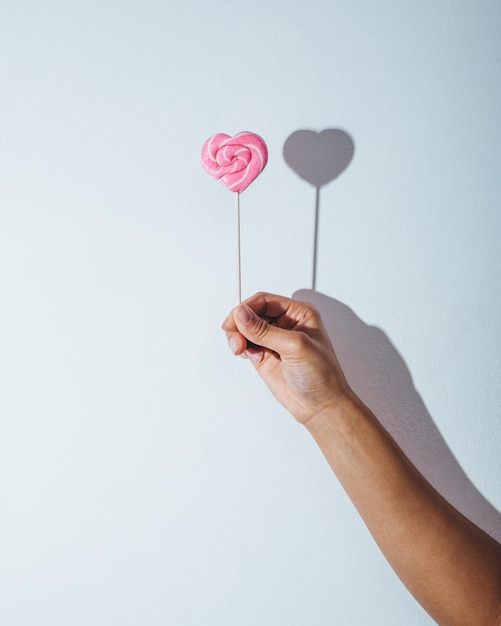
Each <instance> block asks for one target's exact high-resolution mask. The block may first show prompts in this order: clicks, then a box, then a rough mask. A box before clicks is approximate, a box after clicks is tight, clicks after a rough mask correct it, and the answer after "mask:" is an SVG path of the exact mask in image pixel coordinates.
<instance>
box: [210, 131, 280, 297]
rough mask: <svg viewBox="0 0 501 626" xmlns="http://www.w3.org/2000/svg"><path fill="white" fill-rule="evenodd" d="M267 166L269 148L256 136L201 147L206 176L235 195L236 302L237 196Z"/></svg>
mask: <svg viewBox="0 0 501 626" xmlns="http://www.w3.org/2000/svg"><path fill="white" fill-rule="evenodd" d="M266 163H268V148H267V147H266V144H265V143H264V141H263V140H262V139H261V137H260V136H259V135H256V134H255V133H250V132H248V131H244V132H241V133H238V135H235V136H234V137H230V136H229V135H225V134H224V133H218V134H217V135H214V136H213V137H210V138H209V139H207V141H206V142H205V143H204V145H203V147H202V165H203V168H204V169H205V171H206V172H208V173H209V174H210V175H211V176H213V177H214V178H217V179H218V180H220V181H221V182H222V183H223V185H225V186H226V187H227V188H228V189H229V190H230V191H233V192H234V193H235V198H236V205H237V264H238V265H237V271H238V301H239V302H241V301H242V272H241V263H240V194H241V193H242V191H245V190H246V189H247V187H248V186H249V185H250V184H251V183H252V182H253V181H255V180H256V178H257V177H258V176H259V174H261V172H262V171H263V170H264V168H265V167H266Z"/></svg>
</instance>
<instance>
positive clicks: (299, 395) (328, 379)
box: [222, 293, 352, 424]
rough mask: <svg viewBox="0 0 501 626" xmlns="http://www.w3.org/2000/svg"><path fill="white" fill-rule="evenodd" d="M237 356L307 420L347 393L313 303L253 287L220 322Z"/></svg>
mask: <svg viewBox="0 0 501 626" xmlns="http://www.w3.org/2000/svg"><path fill="white" fill-rule="evenodd" d="M222 328H223V330H224V331H225V332H226V336H227V339H228V344H229V346H230V349H231V350H232V352H233V353H234V354H235V355H237V356H242V357H244V358H248V359H249V360H250V361H251V362H252V364H253V365H254V367H255V369H256V370H257V371H258V373H259V375H260V376H261V378H262V379H263V380H264V381H265V383H266V384H267V386H268V388H269V389H270V391H271V392H272V393H273V395H274V396H275V397H276V398H277V400H278V401H279V402H280V403H281V404H282V405H283V406H284V407H285V408H286V409H287V410H288V411H289V412H290V413H291V414H292V415H293V416H294V417H295V418H296V419H297V421H298V422H300V423H302V424H306V423H307V422H308V421H309V420H310V419H311V418H312V417H314V416H315V415H318V414H320V413H322V411H324V410H326V409H332V408H334V407H335V406H336V405H338V404H339V403H340V402H341V401H342V400H343V398H345V397H348V396H349V395H351V394H352V392H351V389H350V387H349V385H348V383H347V382H346V379H345V377H344V374H343V372H342V370H341V367H340V365H339V363H338V360H337V357H336V354H335V352H334V349H333V347H332V344H331V342H330V339H329V336H328V335H327V331H326V330H325V328H324V325H323V323H322V320H321V319H320V315H319V313H318V312H317V311H316V309H315V308H314V307H313V306H312V305H310V304H307V303H305V302H300V301H298V300H291V299H290V298H286V297H283V296H277V295H273V294H269V293H258V294H256V295H254V296H252V297H251V298H249V299H248V300H246V301H245V302H244V303H242V304H241V305H239V306H237V307H236V308H234V309H233V311H232V312H231V313H230V315H229V316H228V318H227V319H226V320H225V322H224V323H223V326H222Z"/></svg>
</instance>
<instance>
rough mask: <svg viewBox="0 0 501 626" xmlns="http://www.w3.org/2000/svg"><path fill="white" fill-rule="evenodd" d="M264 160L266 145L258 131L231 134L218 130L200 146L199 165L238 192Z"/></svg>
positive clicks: (244, 186) (254, 178)
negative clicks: (232, 135) (256, 132)
mask: <svg viewBox="0 0 501 626" xmlns="http://www.w3.org/2000/svg"><path fill="white" fill-rule="evenodd" d="M267 162H268V148H267V147H266V144H265V143H264V141H263V140H262V139H261V137H260V136H259V135H256V134H254V133H250V132H248V131H244V132H241V133H238V135H235V136H234V137H230V136H229V135H226V134H224V133H218V134H217V135H214V136H213V137H210V138H209V139H207V141H206V142H205V143H204V145H203V147H202V166H203V167H204V169H205V171H206V172H208V173H209V174H210V175H211V176H213V177H214V178H217V179H218V180H220V181H221V182H222V183H223V185H225V186H226V187H228V189H229V190H230V191H234V192H235V193H242V191H245V189H247V187H248V186H249V185H250V184H251V183H252V182H253V181H254V180H256V178H257V177H258V176H259V174H261V172H262V171H263V170H264V168H265V167H266V163H267Z"/></svg>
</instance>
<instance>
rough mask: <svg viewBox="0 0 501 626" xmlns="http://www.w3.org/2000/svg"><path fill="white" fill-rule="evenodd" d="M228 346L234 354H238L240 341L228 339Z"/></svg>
mask: <svg viewBox="0 0 501 626" xmlns="http://www.w3.org/2000/svg"><path fill="white" fill-rule="evenodd" d="M228 345H229V346H230V350H231V351H232V352H233V354H236V353H237V351H238V341H237V340H236V339H235V337H232V338H231V339H228Z"/></svg>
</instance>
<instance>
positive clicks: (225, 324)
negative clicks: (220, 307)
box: [221, 315, 230, 330]
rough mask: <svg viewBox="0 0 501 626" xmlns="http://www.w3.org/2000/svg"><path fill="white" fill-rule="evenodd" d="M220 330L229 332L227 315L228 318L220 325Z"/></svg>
mask: <svg viewBox="0 0 501 626" xmlns="http://www.w3.org/2000/svg"><path fill="white" fill-rule="evenodd" d="M221 328H222V329H223V330H230V316H229V315H228V317H227V318H226V319H225V320H224V322H223V323H222V324H221Z"/></svg>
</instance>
